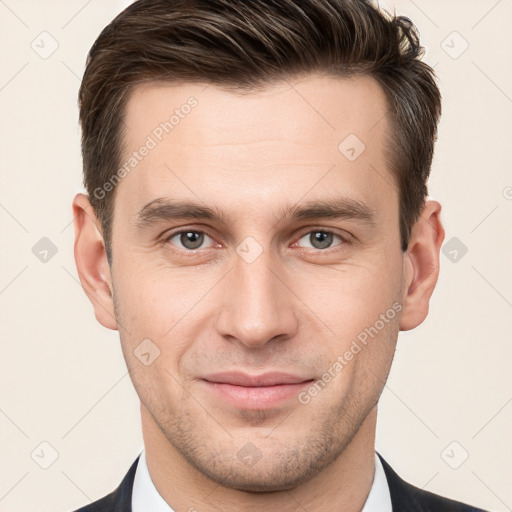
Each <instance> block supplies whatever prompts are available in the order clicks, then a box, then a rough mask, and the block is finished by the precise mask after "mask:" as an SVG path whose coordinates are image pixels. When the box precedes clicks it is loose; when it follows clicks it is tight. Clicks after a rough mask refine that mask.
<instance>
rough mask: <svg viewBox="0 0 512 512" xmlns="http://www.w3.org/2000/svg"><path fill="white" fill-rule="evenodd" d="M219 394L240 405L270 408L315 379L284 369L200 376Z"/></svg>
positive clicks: (245, 407) (249, 407)
mask: <svg viewBox="0 0 512 512" xmlns="http://www.w3.org/2000/svg"><path fill="white" fill-rule="evenodd" d="M200 380H201V381H202V382H203V383H204V384H205V386H206V388H207V390H209V391H210V392H211V393H212V394H213V395H214V396H215V397H217V398H219V399H221V400H222V401H224V402H226V403H228V404H230V405H232V406H235V407H236V408H239V409H269V408H272V407H276V406H278V405H281V404H283V403H285V402H288V401H290V400H292V399H294V398H295V399H296V398H297V396H298V394H299V393H300V392H301V391H302V390H303V389H304V388H305V387H307V386H308V385H310V384H311V383H312V382H313V381H314V380H315V379H313V378H308V377H302V376H298V375H293V374H289V373H282V372H272V373H264V374H262V375H250V374H247V373H242V372H225V373H217V374H212V375H208V376H206V377H203V378H202V379H200Z"/></svg>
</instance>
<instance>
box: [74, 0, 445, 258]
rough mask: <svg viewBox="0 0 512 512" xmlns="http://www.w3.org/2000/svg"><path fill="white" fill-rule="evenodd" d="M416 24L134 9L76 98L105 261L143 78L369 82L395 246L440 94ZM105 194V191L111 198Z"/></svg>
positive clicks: (351, 3)
mask: <svg viewBox="0 0 512 512" xmlns="http://www.w3.org/2000/svg"><path fill="white" fill-rule="evenodd" d="M423 53H424V49H423V47H422V46H420V42H419V34H418V31H417V29H416V27H415V26H414V25H413V23H412V22H411V21H410V20H409V19H408V18H406V17H404V16H396V15H394V16H391V15H390V14H389V13H387V12H384V11H382V10H380V9H379V8H378V7H377V6H374V5H372V3H371V1H370V0H138V1H136V2H134V3H133V4H131V5H130V6H129V7H128V8H126V9H125V10H124V11H123V12H121V13H120V14H119V15H118V16H117V17H116V18H115V19H114V20H113V21H112V22H111V23H110V24H109V25H107V27H105V29H104V30H103V31H102V32H101V34H100V35H99V37H98V38H97V39H96V41H95V43H94V44H93V46H92V48H91V50H90V52H89V55H88V58H87V65H86V69H85V73H84V77H83V80H82V84H81V87H80V92H79V106H80V123H81V127H82V155H83V167H84V185H85V187H86V188H87V192H88V193H89V196H90V201H91V204H92V206H93V208H94V211H95V213H96V215H97V217H98V219H99V221H100V223H101V227H102V231H103V237H104V241H105V247H106V251H107V256H108V258H109V262H110V263H111V262H112V254H111V250H110V242H111V234H112V225H111V224H112V223H111V219H112V214H113V206H114V192H115V188H113V189H111V187H109V191H108V193H107V192H103V193H102V194H101V196H100V197H98V194H97V193H96V194H95V191H97V190H98V189H100V190H104V189H103V188H102V187H103V185H104V184H105V183H107V182H108V181H109V180H110V179H111V177H112V176H114V175H115V174H116V171H117V170H118V167H119V165H120V163H121V156H122V142H123V137H124V131H123V122H124V114H125V106H126V102H127V97H128V94H129V92H130V91H131V90H132V89H133V88H134V87H135V86H136V85H137V84H140V83H144V82H150V81H169V82H172V81H174V82H178V81H179V82H190V83H194V82H195V83H199V82H203V83H204V82H208V83H212V84H214V85H217V86H220V87H225V88H227V89H233V90H235V91H240V92H242V91H251V90H254V89H256V88H257V87H258V86H260V87H263V86H265V85H268V84H271V83H274V82H277V81H279V80H288V79H289V78H291V77H296V76H302V75H305V74H308V73H323V74H328V75H333V76H339V77H346V76H350V75H368V76H371V77H374V78H375V79H376V80H377V81H378V83H379V84H380V85H381V87H382V88H383V90H384V92H385V94H386V97H387V102H388V105H387V108H388V114H389V119H390V124H389V132H390V133H389V134H388V139H389V141H388V147H387V153H388V155H387V156H388V164H389V167H390V170H391V172H392V173H393V175H394V177H395V179H396V184H397V187H398V192H399V197H400V219H399V223H400V236H401V248H402V250H403V251H405V250H406V249H407V247H408V244H409V240H410V235H411V230H412V226H413V225H414V223H415V222H416V221H417V220H418V217H419V214H420V212H421V208H422V206H423V205H424V202H425V199H426V196H427V180H428V176H429V174H430V168H431V164H432V157H433V152H434V143H435V140H436V139H437V123H438V121H439V117H440V115H441V94H440V92H439V89H438V87H437V85H436V82H435V75H434V71H433V70H432V68H430V67H429V66H428V65H427V64H425V63H424V62H422V61H421V60H420V58H421V57H422V56H423ZM110 189H111V190H110Z"/></svg>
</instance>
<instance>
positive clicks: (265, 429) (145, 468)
mask: <svg viewBox="0 0 512 512" xmlns="http://www.w3.org/2000/svg"><path fill="white" fill-rule="evenodd" d="M421 55H422V48H421V46H420V45H419V39H418V35H417V32H416V30H415V28H414V26H413V25H412V23H411V22H410V21H409V20H408V19H407V18H404V17H391V16H389V15H387V14H386V13H383V12H381V11H379V10H378V9H377V8H376V7H374V6H372V5H371V4H370V3H367V2H364V1H361V0H357V1H356V0H308V1H298V0H279V1H277V0H250V1H237V0H210V1H208V2H201V1H199V0H181V1H177V0H174V1H170V0H140V1H138V2H135V3H134V4H132V5H131V6H130V7H128V8H127V9H126V10H125V11H124V12H122V13H121V14H120V15H119V16H118V17H117V18H116V19H115V20H114V21H113V22H112V23H111V24H110V25H108V26H107V27H106V28H105V29H104V31H103V32H102V34H101V35H100V36H99V37H98V39H97V41H96V42H95V44H94V45H93V47H92V49H91V52H90V55H89V59H88V63H87V69H86V71H85V75H84V78H83V82H82V86H81V90H80V120H81V125H82V132H83V138H82V150H83V158H84V174H85V179H84V182H85V185H86V187H87V191H88V195H87V196H86V195H82V194H79V195H77V196H76V197H75V200H74V203H73V208H74V213H75V233H76V241H75V258H76V263H77V268H78V272H79V275H80V280H81V283H82V285H83V287H84V290H85V292H86V293H87V295H88V297H89V298H90V300H91V302H92V304H93V306H94V310H95V315H96V318H97V320H98V321H99V322H100V323H101V324H102V325H104V326H105V327H107V328H109V329H116V330H119V334H120V339H121V345H122V350H123V354H124V357H125V360H126V364H127V367H128V370H129V372H130V377H131V379H132V382H133V385H134V387H135V389H136V391H137V394H138V396H139V397H140V401H141V419H142V429H143V437H144V447H145V449H144V451H143V453H142V454H141V455H140V457H138V458H137V459H136V461H135V462H134V463H133V465H132V467H131V468H130V470H129V472H128V474H127V475H126V476H125V478H124V480H123V481H122V483H121V485H120V486H119V488H118V489H116V490H115V491H114V492H113V493H111V494H110V495H108V496H106V497H105V498H103V499H101V500H99V501H97V502H95V503H93V504H91V505H89V506H86V507H84V508H82V509H80V510H81V511H89V512H92V511H121V510H122V511H130V510H133V511H134V512H142V511H155V512H157V511H162V512H163V511H167V512H169V511H173V510H174V511H181V510H183V511H185V510H188V511H194V510H196V511H199V512H202V511H214V510H224V511H253V510H254V511H256V510H257V511H267V510H268V511H274V510H280V511H291V510H320V511H338V510H343V511H345V512H356V511H357V512H359V511H363V512H372V511H383V512H385V511H391V510H392V511H393V512H399V511H445V510H446V511H471V510H473V511H474V510H477V509H475V508H473V507H470V506H468V505H464V504H461V503H457V502H454V501H451V500H448V499H446V498H442V497H439V496H435V495H433V494H431V493H427V492H425V491H422V490H419V489H417V488H415V487H413V486H411V485H409V484H407V483H405V482H404V481H403V480H401V479H400V478H399V477H398V476H397V474H396V473H395V472H394V471H393V470H392V469H391V468H390V466H389V465H388V464H387V463H386V462H385V461H384V459H382V458H381V457H380V455H379V454H376V453H375V428H376V418H377V404H378V400H379V396H380V394H381V392H382V389H383V387H384V384H385V381H386V378H387V376H388V373H389V369H390V366H391V362H392V359H393V354H394V350H395V346H396V341H397V336H398V332H399V331H400V330H409V329H413V328H415V327H416V326H418V325H419V324H421V323H422V322H423V320H424V319H425V318H426V316H427V313H428V307H429V300H430V297H431V295H432V292H433V290H434V287H435V284H436V281H437V277H438V271H439V251H440V247H441V244H442V241H443V239H444V230H443V227H442V224H441V220H440V211H441V207H440V205H439V203H438V202H436V201H432V200H428V199H427V185H426V183H427V179H428V176H429V172H430V167H431V162H432V156H433V148H434V142H435V139H436V133H437V123H438V119H439V116H440V112H441V100H440V93H439V90H438V88H437V86H436V83H435V78H434V74H433V71H432V69H430V68H429V67H428V66H427V65H426V64H424V63H422V62H421V61H420V60H419V59H420V57H421Z"/></svg>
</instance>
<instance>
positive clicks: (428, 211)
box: [400, 201, 445, 331]
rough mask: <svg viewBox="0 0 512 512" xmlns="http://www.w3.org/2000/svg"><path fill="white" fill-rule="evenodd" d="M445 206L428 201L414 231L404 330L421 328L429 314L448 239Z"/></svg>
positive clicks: (407, 270) (405, 291)
mask: <svg viewBox="0 0 512 512" xmlns="http://www.w3.org/2000/svg"><path fill="white" fill-rule="evenodd" d="M440 216H441V205H440V204H439V203H438V202H437V201H426V203H425V206H424V207H423V209H422V211H421V215H420V218H419V219H418V221H417V222H416V224H415V225H414V227H413V229H412V232H411V239H410V242H409V247H408V249H407V252H406V253H405V254H404V288H403V296H402V304H403V309H402V316H401V319H400V330H401V331H408V330H409V329H414V328H415V327H417V326H418V325H420V324H421V323H422V322H423V321H424V320H425V318H426V317H427V315H428V306H429V301H430V297H431V296H432V293H433V291H434V288H435V286H436V283H437V278H438V276H439V253H440V250H441V245H442V243H443V240H444V235H445V233H444V228H443V225H442V224H441V218H440Z"/></svg>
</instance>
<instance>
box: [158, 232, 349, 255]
mask: <svg viewBox="0 0 512 512" xmlns="http://www.w3.org/2000/svg"><path fill="white" fill-rule="evenodd" d="M183 233H202V234H204V235H207V236H208V237H210V238H211V239H212V240H214V237H213V236H211V235H210V234H209V233H208V232H207V231H203V230H199V229H180V230H178V231H174V232H172V233H170V234H169V235H168V236H166V237H165V238H164V239H163V240H162V244H163V245H166V244H169V243H170V241H171V240H172V239H173V238H175V237H176V236H178V235H181V234H183ZM310 233H325V234H329V235H334V236H337V237H339V238H340V239H341V243H339V244H338V245H336V246H334V247H328V248H326V249H315V248H311V249H308V248H306V249H305V250H306V251H307V252H315V253H317V254H324V253H327V254H331V253H332V252H335V251H337V250H342V249H343V247H344V246H345V245H349V244H350V243H351V242H350V240H349V238H348V236H346V235H345V236H344V235H341V234H340V233H338V232H336V231H334V230H331V229H325V228H308V230H307V231H304V232H302V233H301V234H300V236H299V237H298V239H297V242H298V241H299V240H300V239H301V238H303V237H304V236H305V235H308V234H310ZM297 242H294V243H297ZM171 245H173V244H171ZM175 248H176V250H178V251H180V252H182V253H189V254H190V255H191V256H193V255H195V254H197V252H198V251H201V250H204V249H180V248H178V247H175Z"/></svg>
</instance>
